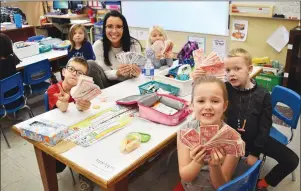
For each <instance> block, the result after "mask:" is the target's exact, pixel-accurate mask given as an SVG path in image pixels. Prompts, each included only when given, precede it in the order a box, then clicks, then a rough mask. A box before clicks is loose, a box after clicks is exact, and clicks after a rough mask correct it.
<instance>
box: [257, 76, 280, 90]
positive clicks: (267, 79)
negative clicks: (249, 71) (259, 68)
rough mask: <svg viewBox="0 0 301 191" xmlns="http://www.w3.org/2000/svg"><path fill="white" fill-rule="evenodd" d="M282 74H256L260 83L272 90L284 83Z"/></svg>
mask: <svg viewBox="0 0 301 191" xmlns="http://www.w3.org/2000/svg"><path fill="white" fill-rule="evenodd" d="M282 78H283V77H282V76H275V75H270V74H259V75H258V76H256V78H255V79H256V82H257V84H258V85H260V86H262V87H264V88H266V89H267V90H269V91H270V92H271V91H272V89H273V88H274V87H275V86H276V85H281V84H282Z"/></svg>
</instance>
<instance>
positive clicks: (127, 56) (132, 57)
mask: <svg viewBox="0 0 301 191" xmlns="http://www.w3.org/2000/svg"><path fill="white" fill-rule="evenodd" d="M116 58H117V60H118V61H119V62H120V63H121V64H136V65H137V66H139V67H140V68H143V67H144V65H145V63H146V61H147V59H146V57H144V56H142V55H141V54H138V53H136V52H124V51H122V52H120V53H118V54H116ZM134 73H135V71H134V69H133V67H132V65H131V70H130V72H129V74H125V75H126V76H130V77H134V75H133V74H134Z"/></svg>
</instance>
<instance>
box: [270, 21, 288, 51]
mask: <svg viewBox="0 0 301 191" xmlns="http://www.w3.org/2000/svg"><path fill="white" fill-rule="evenodd" d="M289 35H290V33H289V32H288V30H287V29H286V28H285V27H284V26H283V25H281V26H280V27H278V29H277V30H275V31H274V32H273V33H272V34H271V35H270V36H269V38H268V39H267V41H266V42H267V43H268V44H269V45H270V46H271V47H273V48H274V49H275V50H276V51H277V52H281V50H282V49H283V48H284V47H285V46H286V44H287V43H288V41H289Z"/></svg>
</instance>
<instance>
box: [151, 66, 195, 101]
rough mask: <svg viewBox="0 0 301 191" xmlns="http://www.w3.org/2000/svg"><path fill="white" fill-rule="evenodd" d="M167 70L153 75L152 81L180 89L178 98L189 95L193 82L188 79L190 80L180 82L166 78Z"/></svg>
mask: <svg viewBox="0 0 301 191" xmlns="http://www.w3.org/2000/svg"><path fill="white" fill-rule="evenodd" d="M169 70H170V69H169V68H167V69H165V70H162V71H160V72H158V73H155V77H154V79H155V80H156V81H158V82H161V83H165V84H170V85H172V86H175V87H177V88H179V89H180V91H179V96H181V97H183V96H187V95H190V94H191V91H192V83H193V80H192V79H190V80H186V81H182V80H177V79H175V78H169V77H166V75H168V71H169Z"/></svg>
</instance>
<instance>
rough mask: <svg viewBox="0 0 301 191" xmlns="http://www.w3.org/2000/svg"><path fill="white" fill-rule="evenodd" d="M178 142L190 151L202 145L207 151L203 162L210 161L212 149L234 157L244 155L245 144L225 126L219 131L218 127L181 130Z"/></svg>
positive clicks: (235, 133)
mask: <svg viewBox="0 0 301 191" xmlns="http://www.w3.org/2000/svg"><path fill="white" fill-rule="evenodd" d="M180 140H181V141H182V143H183V144H184V145H186V146H187V147H189V148H190V149H191V148H193V147H195V146H198V145H203V146H204V147H205V148H206V150H207V155H206V156H205V161H206V160H207V161H208V160H210V158H211V156H210V152H211V149H213V148H223V149H224V151H225V153H226V154H229V155H234V156H236V157H239V156H244V155H245V142H244V141H243V140H242V139H241V136H240V134H239V133H237V132H236V131H235V130H234V129H233V128H231V127H230V126H229V125H226V124H225V125H224V126H223V127H222V128H221V129H220V130H219V127H218V125H207V126H200V127H199V128H198V129H195V128H186V129H181V130H180Z"/></svg>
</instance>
